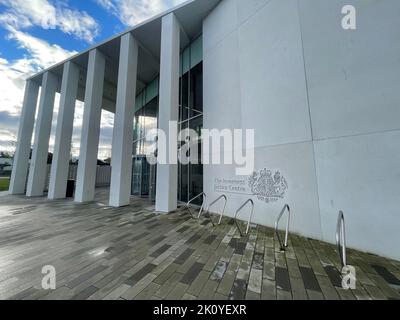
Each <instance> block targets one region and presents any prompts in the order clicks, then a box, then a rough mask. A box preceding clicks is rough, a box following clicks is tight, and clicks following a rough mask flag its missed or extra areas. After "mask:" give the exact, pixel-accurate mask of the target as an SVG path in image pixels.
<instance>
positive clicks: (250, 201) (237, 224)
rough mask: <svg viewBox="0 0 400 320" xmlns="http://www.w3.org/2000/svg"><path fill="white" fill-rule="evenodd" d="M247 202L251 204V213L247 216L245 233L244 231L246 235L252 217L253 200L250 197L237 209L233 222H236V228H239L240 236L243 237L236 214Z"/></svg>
mask: <svg viewBox="0 0 400 320" xmlns="http://www.w3.org/2000/svg"><path fill="white" fill-rule="evenodd" d="M249 203H250V204H251V213H250V217H249V221H248V223H247V228H246V233H245V234H246V235H247V234H248V233H249V230H250V224H251V218H252V217H253V212H254V201H253V200H252V199H249V200H247V201H246V202H245V203H243V204H242V206H241V207H240V208H239V209H237V211H236V214H235V224H236V227H237V229H238V230H239V233H240V236H241V237H243V236H244V234H243V232H242V230H241V229H240V226H239V223H238V221H237V216H238V214H239V212H240V211H242V210H243V209H244V207H246V206H247V204H249Z"/></svg>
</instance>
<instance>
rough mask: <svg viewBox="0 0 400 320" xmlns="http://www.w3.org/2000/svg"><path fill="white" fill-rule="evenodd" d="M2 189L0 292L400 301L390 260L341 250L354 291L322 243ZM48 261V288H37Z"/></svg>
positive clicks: (18, 295) (139, 203) (397, 271)
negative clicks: (51, 275) (51, 285)
mask: <svg viewBox="0 0 400 320" xmlns="http://www.w3.org/2000/svg"><path fill="white" fill-rule="evenodd" d="M107 193H108V192H107V190H100V191H99V192H98V193H97V201H96V202H93V203H91V204H84V205H78V204H74V203H73V202H70V201H56V202H51V201H47V200H46V199H45V198H35V199H29V200H28V199H26V198H24V197H11V196H6V197H2V198H1V199H0V298H1V299H127V300H130V299H207V300H211V299H221V300H226V299H400V281H399V279H400V262H398V261H392V260H388V259H384V258H380V257H377V256H373V255H369V254H365V253H361V252H356V251H353V250H350V252H349V257H348V260H349V264H352V265H354V266H356V269H357V279H358V282H357V289H356V290H352V291H346V290H344V289H342V288H341V287H340V278H339V273H338V268H339V267H340V265H339V264H340V263H339V258H338V254H337V251H336V248H335V247H334V246H332V245H329V244H326V243H322V242H319V241H315V240H310V239H305V238H302V237H299V236H295V235H292V236H291V237H290V246H289V248H288V250H287V251H286V252H281V251H280V250H279V248H278V245H277V241H276V240H275V239H274V236H273V231H272V230H271V229H268V228H265V227H254V228H252V229H251V233H250V235H249V236H248V237H246V238H240V237H239V235H238V232H237V230H236V228H235V227H234V225H233V224H232V221H230V220H228V219H225V220H224V221H223V224H222V226H219V227H216V228H213V227H212V225H211V224H210V223H209V222H208V221H207V220H206V219H204V220H201V221H197V220H192V219H189V217H188V215H181V214H179V213H175V214H171V215H167V216H157V215H155V214H154V213H153V209H154V208H153V207H152V205H151V203H148V202H146V201H144V200H139V199H132V205H131V206H129V207H126V208H122V209H114V208H109V207H107V206H106V200H105V199H107ZM45 265H52V266H54V267H55V268H56V272H57V273H56V280H57V281H56V284H57V288H56V290H51V291H46V290H43V289H42V288H41V282H42V277H43V275H42V274H41V271H42V267H43V266H45Z"/></svg>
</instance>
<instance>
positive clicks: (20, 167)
mask: <svg viewBox="0 0 400 320" xmlns="http://www.w3.org/2000/svg"><path fill="white" fill-rule="evenodd" d="M38 95H39V85H38V84H37V83H36V82H34V81H33V80H29V81H27V82H26V86H25V96H24V102H23V105H22V114H21V120H20V124H19V129H18V143H17V148H16V150H15V156H14V162H13V170H12V175H11V181H10V194H14V195H19V194H24V193H25V185H26V176H27V174H28V166H29V154H30V151H31V141H32V134H33V127H34V124H35V114H36V105H37V100H38Z"/></svg>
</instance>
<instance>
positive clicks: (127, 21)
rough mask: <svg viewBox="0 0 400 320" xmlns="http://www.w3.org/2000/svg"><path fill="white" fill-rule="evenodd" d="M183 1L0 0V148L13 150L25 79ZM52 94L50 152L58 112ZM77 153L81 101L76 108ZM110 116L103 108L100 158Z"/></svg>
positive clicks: (105, 153) (105, 148)
mask: <svg viewBox="0 0 400 320" xmlns="http://www.w3.org/2000/svg"><path fill="white" fill-rule="evenodd" d="M182 2H184V0H85V1H82V0H0V88H1V89H0V151H9V152H13V150H14V148H15V141H16V135H17V130H18V121H19V116H20V112H21V104H22V98H23V93H24V85H25V79H26V78H27V77H29V76H30V75H32V74H34V73H36V72H38V71H39V70H41V69H43V68H46V67H49V66H51V65H53V64H55V63H57V62H59V61H62V60H64V59H65V58H67V57H68V56H70V55H72V54H74V53H77V52H79V51H82V50H84V49H85V48H87V47H89V46H91V45H93V44H95V43H97V42H100V41H102V40H104V39H106V38H109V37H111V36H112V35H114V34H116V33H119V32H121V31H122V30H124V29H126V28H128V27H131V26H133V25H135V24H137V23H140V22H142V21H143V20H145V19H148V18H150V17H151V16H154V15H156V14H158V13H160V12H162V11H164V10H167V9H168V8H170V7H172V6H175V5H178V4H180V3H182ZM58 99H59V97H58V95H57V97H56V103H55V110H54V117H53V129H52V135H51V138H50V151H51V149H52V147H53V143H54V132H55V123H56V117H57V111H58V105H57V104H58ZM75 113H76V114H75V123H74V136H73V142H72V154H73V155H74V156H77V155H78V154H79V137H80V127H81V124H82V116H83V104H82V103H79V102H78V103H77V107H76V112H75ZM112 127H113V115H112V114H109V113H107V112H103V115H102V132H101V139H100V149H99V157H100V158H105V157H107V156H109V154H110V144H111V137H112Z"/></svg>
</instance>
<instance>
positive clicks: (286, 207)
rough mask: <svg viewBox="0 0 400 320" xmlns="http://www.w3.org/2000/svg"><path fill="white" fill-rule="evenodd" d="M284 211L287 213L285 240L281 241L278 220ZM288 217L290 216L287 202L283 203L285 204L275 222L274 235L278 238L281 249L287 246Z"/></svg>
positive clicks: (283, 249)
mask: <svg viewBox="0 0 400 320" xmlns="http://www.w3.org/2000/svg"><path fill="white" fill-rule="evenodd" d="M285 212H287V213H288V216H287V221H286V232H285V242H282V239H281V236H280V235H279V222H280V221H281V219H282V217H283V215H284V214H285ZM290 218H291V211H290V207H289V205H288V204H285V206H284V207H283V209H282V211H281V213H280V214H279V216H278V218H277V219H276V222H275V234H276V237H277V238H278V241H279V245H280V247H281V250H282V251H285V249H286V248H287V247H288V238H289V227H290Z"/></svg>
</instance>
